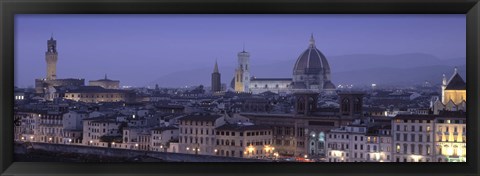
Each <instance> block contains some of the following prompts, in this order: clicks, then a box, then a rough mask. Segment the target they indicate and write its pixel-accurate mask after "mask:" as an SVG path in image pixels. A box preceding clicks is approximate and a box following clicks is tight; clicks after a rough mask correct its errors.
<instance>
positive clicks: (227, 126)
mask: <svg viewBox="0 0 480 176" xmlns="http://www.w3.org/2000/svg"><path fill="white" fill-rule="evenodd" d="M271 129H272V128H271V127H270V126H267V125H243V124H225V125H222V126H220V127H218V128H216V130H225V131H254V130H271Z"/></svg>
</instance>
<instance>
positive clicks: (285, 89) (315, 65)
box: [231, 34, 336, 94]
mask: <svg viewBox="0 0 480 176" xmlns="http://www.w3.org/2000/svg"><path fill="white" fill-rule="evenodd" d="M249 59H250V54H249V53H248V52H246V51H245V50H244V51H242V52H240V53H239V54H238V67H237V69H235V76H234V78H233V80H232V82H231V88H232V89H234V90H235V92H246V93H253V94H260V93H263V92H268V91H270V92H274V93H279V94H280V93H292V92H293V91H301V90H311V91H316V92H326V93H334V92H335V88H336V87H335V85H334V84H333V83H332V81H331V76H330V65H329V64H328V61H327V58H326V57H325V56H324V55H323V53H322V52H320V50H318V49H317V48H316V45H315V39H314V38H313V34H312V35H311V37H310V42H309V46H308V48H307V49H306V50H305V51H304V52H302V53H301V54H300V56H299V57H298V58H297V60H296V62H295V65H294V67H293V74H292V78H257V77H250V71H249V68H248V67H249Z"/></svg>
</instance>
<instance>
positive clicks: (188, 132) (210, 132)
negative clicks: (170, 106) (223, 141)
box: [178, 115, 225, 155]
mask: <svg viewBox="0 0 480 176" xmlns="http://www.w3.org/2000/svg"><path fill="white" fill-rule="evenodd" d="M178 124H179V126H178V127H179V130H180V131H179V153H186V154H195V155H214V154H215V153H214V150H215V142H216V141H215V128H217V127H219V126H222V125H224V124H225V117H223V116H221V115H188V116H185V117H182V118H179V119H178Z"/></svg>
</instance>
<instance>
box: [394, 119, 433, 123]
mask: <svg viewBox="0 0 480 176" xmlns="http://www.w3.org/2000/svg"><path fill="white" fill-rule="evenodd" d="M395 122H396V123H430V122H431V120H406V119H404V120H401V119H397V120H395Z"/></svg>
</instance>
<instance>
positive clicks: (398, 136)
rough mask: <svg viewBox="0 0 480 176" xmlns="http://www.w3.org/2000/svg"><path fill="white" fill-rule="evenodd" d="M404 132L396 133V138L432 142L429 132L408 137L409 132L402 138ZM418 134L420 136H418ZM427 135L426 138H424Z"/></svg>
mask: <svg viewBox="0 0 480 176" xmlns="http://www.w3.org/2000/svg"><path fill="white" fill-rule="evenodd" d="M401 135H402V134H401V133H396V134H395V140H396V141H409V142H430V141H431V139H430V135H429V134H426V135H424V134H418V135H417V134H410V138H408V136H409V135H408V133H403V138H400V136H401ZM416 136H417V137H418V138H416ZM424 136H425V140H424Z"/></svg>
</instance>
